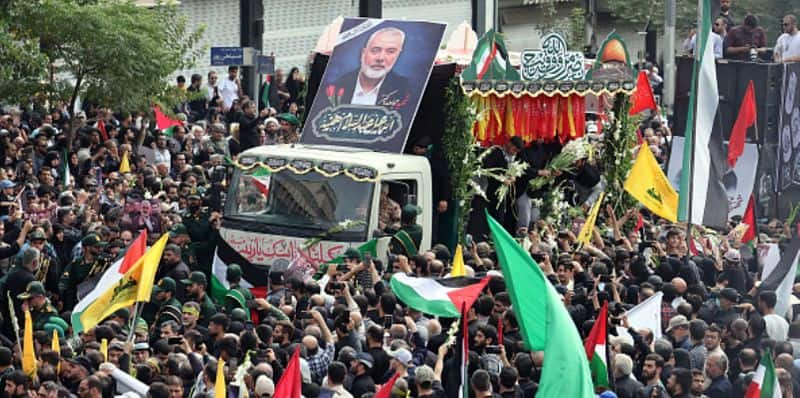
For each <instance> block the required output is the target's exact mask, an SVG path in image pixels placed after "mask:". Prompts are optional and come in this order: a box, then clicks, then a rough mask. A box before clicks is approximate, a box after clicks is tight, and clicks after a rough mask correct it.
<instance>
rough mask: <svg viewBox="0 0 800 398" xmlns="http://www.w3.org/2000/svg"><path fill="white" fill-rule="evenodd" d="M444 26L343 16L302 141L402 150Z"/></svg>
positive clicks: (388, 150)
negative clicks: (344, 17)
mask: <svg viewBox="0 0 800 398" xmlns="http://www.w3.org/2000/svg"><path fill="white" fill-rule="evenodd" d="M444 29H445V25H444V24H439V23H431V22H414V21H395V20H383V19H364V18H346V19H345V20H344V22H343V23H342V28H341V31H340V33H339V36H338V37H337V39H336V46H335V47H334V49H333V53H332V54H331V58H330V61H329V62H328V66H327V68H326V69H325V73H324V75H323V76H322V82H321V83H320V86H319V91H318V93H317V96H316V97H315V98H314V102H313V104H312V105H311V109H310V110H309V112H308V118H307V119H306V123H305V125H304V126H303V135H302V137H301V138H300V142H301V143H304V144H327V145H341V146H350V147H361V148H368V149H372V150H377V151H384V152H395V153H401V152H402V151H403V148H404V146H405V143H406V139H407V138H408V133H409V130H410V129H411V123H412V122H413V121H414V115H415V114H416V113H417V108H418V107H419V103H420V101H421V99H422V94H423V92H424V91H425V86H426V85H427V83H428V77H429V76H430V73H431V69H432V68H433V62H434V60H435V59H436V52H437V50H438V49H439V44H440V43H441V41H442V36H443V35H444Z"/></svg>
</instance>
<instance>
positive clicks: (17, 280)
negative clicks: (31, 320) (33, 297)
mask: <svg viewBox="0 0 800 398" xmlns="http://www.w3.org/2000/svg"><path fill="white" fill-rule="evenodd" d="M38 268H39V251H38V250H36V249H34V248H33V247H28V248H26V249H25V250H23V251H22V261H21V263H20V264H19V265H18V266H16V267H14V268H13V269H12V270H11V271H10V272H9V273H8V274H6V275H5V276H4V277H2V278H0V288H2V289H0V291H3V293H2V294H0V304H2V305H0V314H3V318H4V319H11V314H10V312H9V309H8V304H9V303H8V296H7V295H6V294H5V291H7V292H9V293H11V297H12V298H13V297H16V296H17V295H19V294H20V293H22V292H24V291H25V289H26V288H27V287H28V284H29V283H31V282H33V281H35V280H36V276H35V272H36V270H37V269H38ZM12 301H14V303H13V304H14V311H16V312H17V314H20V313H21V311H22V309H21V307H20V303H19V302H16V301H15V300H12ZM2 330H3V334H4V335H6V336H12V335H13V329H12V328H11V322H3V323H2Z"/></svg>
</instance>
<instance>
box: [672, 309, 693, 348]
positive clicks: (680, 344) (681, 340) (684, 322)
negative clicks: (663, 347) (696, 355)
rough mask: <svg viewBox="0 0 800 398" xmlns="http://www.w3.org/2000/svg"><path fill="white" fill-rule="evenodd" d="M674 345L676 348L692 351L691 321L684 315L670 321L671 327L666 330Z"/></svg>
mask: <svg viewBox="0 0 800 398" xmlns="http://www.w3.org/2000/svg"><path fill="white" fill-rule="evenodd" d="M666 332H667V334H668V335H669V338H670V340H671V341H672V345H673V347H675V348H683V349H685V350H686V351H691V350H692V342H691V341H690V340H689V320H688V319H686V317H685V316H683V315H676V316H674V317H672V318H671V319H670V320H669V327H667V330H666Z"/></svg>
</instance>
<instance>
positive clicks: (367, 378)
mask: <svg viewBox="0 0 800 398" xmlns="http://www.w3.org/2000/svg"><path fill="white" fill-rule="evenodd" d="M372 366H373V361H372V355H370V354H369V353H366V352H360V353H358V356H357V357H356V358H355V359H353V360H352V361H351V362H350V373H352V374H353V383H352V384H351V387H350V393H352V394H353V396H354V397H360V396H363V395H364V394H366V393H374V392H375V381H374V380H372V376H371V375H370V371H371V369H372Z"/></svg>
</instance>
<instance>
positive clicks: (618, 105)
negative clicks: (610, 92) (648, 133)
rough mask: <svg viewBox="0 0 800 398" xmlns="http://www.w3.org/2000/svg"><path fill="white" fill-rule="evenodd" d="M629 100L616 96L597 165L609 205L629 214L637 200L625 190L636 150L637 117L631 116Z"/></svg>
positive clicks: (623, 96) (620, 95) (619, 95)
mask: <svg viewBox="0 0 800 398" xmlns="http://www.w3.org/2000/svg"><path fill="white" fill-rule="evenodd" d="M630 107H631V103H630V100H629V98H628V97H627V96H625V95H623V94H617V96H616V98H615V100H614V116H615V118H614V121H613V124H612V126H611V129H610V131H606V132H604V133H603V145H602V148H601V150H600V158H599V159H598V165H599V166H600V170H601V172H602V173H603V177H604V178H605V180H606V184H607V186H606V203H610V204H612V205H613V207H614V209H615V210H620V209H622V210H627V209H629V208H631V207H633V206H634V205H635V203H636V202H635V200H634V199H633V198H632V197H631V196H630V195H628V193H627V192H625V190H624V189H623V185H624V184H625V180H626V179H627V178H628V174H629V173H630V170H631V167H633V150H634V148H635V147H636V144H637V140H636V129H637V127H638V123H639V120H638V117H636V116H633V117H632V116H629V115H628V110H629V109H630Z"/></svg>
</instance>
